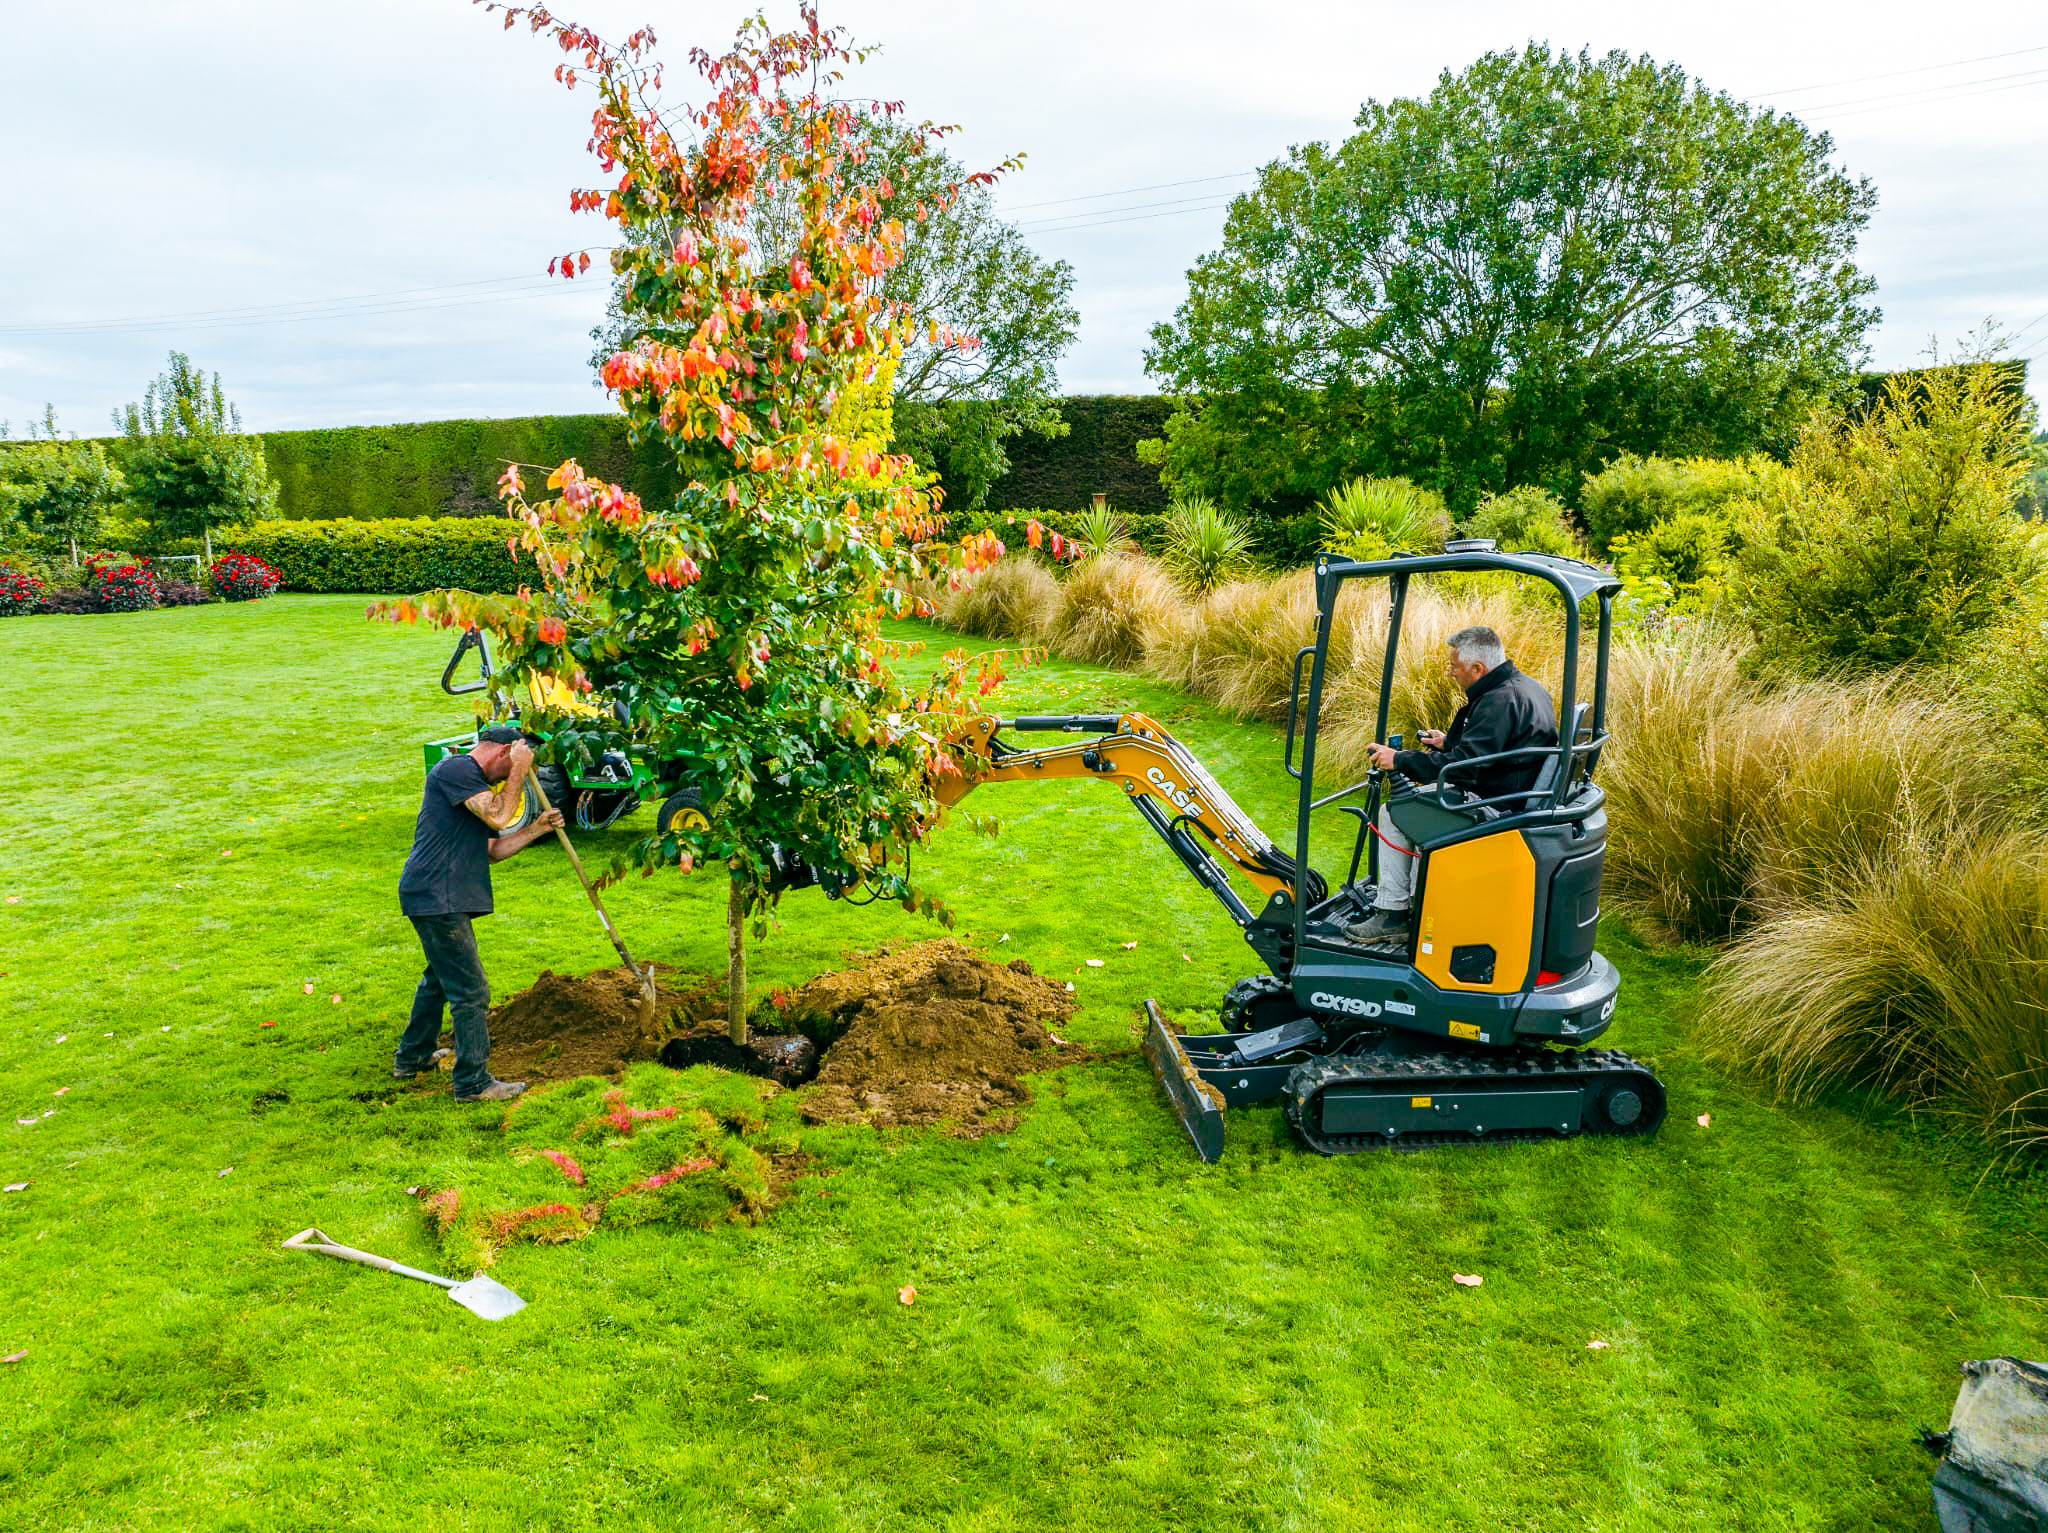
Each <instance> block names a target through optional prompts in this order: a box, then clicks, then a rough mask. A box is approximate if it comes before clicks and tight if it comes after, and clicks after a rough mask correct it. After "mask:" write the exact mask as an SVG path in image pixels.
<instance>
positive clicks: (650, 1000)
mask: <svg viewBox="0 0 2048 1533" xmlns="http://www.w3.org/2000/svg"><path fill="white" fill-rule="evenodd" d="M526 780H527V782H528V783H529V784H531V785H532V788H533V796H534V797H535V798H537V799H539V800H540V808H541V813H542V814H546V813H547V812H548V810H550V809H551V808H553V807H554V806H553V805H552V804H550V803H549V802H548V794H547V789H545V788H543V787H542V786H541V785H540V778H539V777H538V776H537V775H536V776H531V777H528V778H527V779H526ZM555 839H556V840H558V841H560V842H561V843H562V850H563V851H564V852H566V853H568V854H569V866H570V867H572V868H574V869H575V870H576V876H577V877H578V878H580V879H582V880H583V892H584V893H585V894H587V895H589V896H590V903H591V907H592V908H593V909H595V910H596V911H597V918H598V920H600V921H602V922H604V934H605V935H606V936H607V937H609V938H611V939H612V946H613V947H615V948H617V949H618V950H619V957H620V958H621V959H622V960H623V961H624V962H625V965H626V969H627V972H629V973H631V974H635V975H637V976H639V979H640V1013H639V1023H640V1030H641V1031H642V1032H643V1033H644V1032H646V1031H647V1029H649V1028H650V1027H652V1026H654V1004H655V1002H656V1000H657V999H659V997H658V996H657V994H656V992H655V988H654V965H653V964H649V965H648V966H647V967H646V968H644V969H643V968H641V967H640V965H638V964H637V963H635V962H633V955H632V954H631V953H629V952H627V951H626V939H625V938H624V937H621V936H620V935H619V929H618V928H617V927H616V926H614V925H612V918H611V913H610V912H609V911H607V910H606V909H605V908H604V901H603V900H601V899H599V898H598V897H597V885H595V884H593V883H592V882H591V881H590V875H589V874H588V873H586V872H584V871H583V859H582V858H581V857H578V856H577V855H576V848H575V847H574V846H572V845H571V844H570V842H569V832H568V831H566V830H564V829H563V828H562V827H561V826H559V825H557V826H556V827H555Z"/></svg>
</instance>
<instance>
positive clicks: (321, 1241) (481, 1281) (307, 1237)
mask: <svg viewBox="0 0 2048 1533" xmlns="http://www.w3.org/2000/svg"><path fill="white" fill-rule="evenodd" d="M284 1247H285V1249H286V1250H287V1251H317V1252H319V1253H320V1254H321V1255H322V1256H331V1257H333V1258H335V1260H337V1261H344V1262H355V1263H356V1264H357V1265H359V1266H364V1267H375V1268H376V1269H377V1270H378V1271H379V1272H393V1273H396V1274H397V1275H398V1276H400V1277H409V1278H418V1279H419V1280H420V1281H421V1282H422V1283H432V1284H433V1285H434V1286H435V1287H437V1288H445V1289H447V1290H448V1297H449V1298H451V1299H453V1300H454V1301H455V1302H456V1303H457V1304H460V1305H461V1306H462V1307H463V1308H464V1309H466V1310H468V1311H469V1312H470V1313H471V1314H473V1315H482V1316H483V1317H484V1319H486V1320H503V1319H505V1318H506V1317H507V1316H510V1315H516V1314H518V1313H519V1312H520V1311H521V1310H523V1309H525V1308H526V1301H525V1300H524V1299H522V1298H520V1297H519V1295H518V1294H516V1293H514V1292H513V1291H512V1290H511V1289H509V1288H507V1287H506V1286H505V1285H504V1284H503V1283H500V1282H498V1281H497V1280H496V1279H495V1278H487V1277H485V1276H484V1275H483V1274H482V1273H481V1272H479V1273H478V1274H477V1275H476V1276H475V1277H473V1278H471V1279H470V1280H469V1281H468V1282H466V1283H458V1282H456V1281H455V1279H453V1278H444V1277H436V1276H435V1275H434V1274H433V1273H431V1272H422V1271H420V1269H419V1268H417V1267H407V1266H404V1265H403V1264H401V1263H399V1262H395V1261H391V1260H389V1259H388V1258H386V1257H382V1256H372V1255H371V1254H370V1253H369V1252H368V1251H358V1250H357V1249H356V1248H355V1247H353V1246H338V1245H336V1244H335V1243H334V1242H333V1241H331V1240H329V1239H328V1238H327V1237H326V1236H325V1235H323V1234H321V1233H320V1231H318V1230H300V1231H299V1232H298V1234H296V1235H294V1236H292V1238H291V1239H290V1240H287V1241H286V1242H285V1243H284Z"/></svg>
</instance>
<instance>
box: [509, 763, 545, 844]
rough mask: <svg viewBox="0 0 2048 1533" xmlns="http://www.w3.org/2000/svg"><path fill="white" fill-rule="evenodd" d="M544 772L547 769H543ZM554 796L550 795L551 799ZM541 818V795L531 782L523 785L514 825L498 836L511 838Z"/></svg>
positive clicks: (520, 790)
mask: <svg viewBox="0 0 2048 1533" xmlns="http://www.w3.org/2000/svg"><path fill="white" fill-rule="evenodd" d="M542 770H546V769H545V768H543V769H542ZM552 796H553V795H550V797H552ZM539 818H540V795H539V794H538V793H536V792H534V791H533V784H532V782H530V781H529V782H524V783H521V784H520V785H519V813H518V814H517V815H516V816H514V817H513V820H512V823H511V824H510V825H507V826H506V827H505V828H504V829H503V830H501V831H499V832H498V834H499V835H501V836H509V835H511V834H512V832H513V831H515V830H524V829H526V827H527V826H529V825H531V824H532V823H533V822H534V821H535V820H537V819H539Z"/></svg>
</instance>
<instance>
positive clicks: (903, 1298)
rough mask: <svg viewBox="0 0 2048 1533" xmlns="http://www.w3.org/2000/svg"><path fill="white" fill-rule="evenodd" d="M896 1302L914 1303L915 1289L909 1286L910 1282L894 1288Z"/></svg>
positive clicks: (915, 1300)
mask: <svg viewBox="0 0 2048 1533" xmlns="http://www.w3.org/2000/svg"><path fill="white" fill-rule="evenodd" d="M896 1302H897V1303H898V1304H915V1303H916V1302H917V1290H916V1289H915V1288H913V1287H911V1286H910V1284H908V1283H905V1284H904V1285H903V1286H902V1287H901V1288H899V1289H897V1290H896Z"/></svg>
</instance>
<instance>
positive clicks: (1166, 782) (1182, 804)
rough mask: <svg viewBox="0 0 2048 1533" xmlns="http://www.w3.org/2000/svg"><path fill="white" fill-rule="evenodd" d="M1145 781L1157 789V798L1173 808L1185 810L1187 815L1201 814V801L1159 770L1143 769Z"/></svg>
mask: <svg viewBox="0 0 2048 1533" xmlns="http://www.w3.org/2000/svg"><path fill="white" fill-rule="evenodd" d="M1145 781H1147V782H1149V783H1150V784H1152V786H1153V787H1155V788H1157V789H1158V790H1159V796H1160V797H1161V798H1163V799H1165V800H1166V801H1167V802H1169V803H1170V804H1172V805H1173V807H1174V808H1176V809H1183V810H1186V811H1187V812H1188V813H1189V814H1201V813H1203V809H1202V801H1201V800H1200V799H1198V798H1196V797H1195V796H1194V794H1192V793H1189V792H1188V791H1187V790H1186V789H1184V788H1182V787H1181V785H1180V784H1179V783H1177V782H1175V781H1174V780H1173V779H1172V778H1171V777H1168V776H1167V775H1166V774H1165V773H1164V772H1162V771H1160V770H1159V768H1157V767H1147V768H1146V769H1145Z"/></svg>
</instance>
